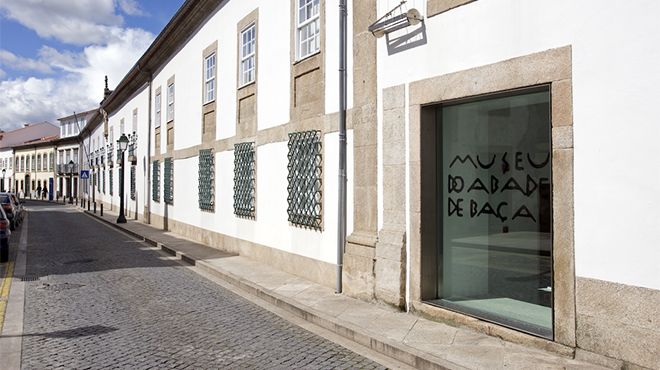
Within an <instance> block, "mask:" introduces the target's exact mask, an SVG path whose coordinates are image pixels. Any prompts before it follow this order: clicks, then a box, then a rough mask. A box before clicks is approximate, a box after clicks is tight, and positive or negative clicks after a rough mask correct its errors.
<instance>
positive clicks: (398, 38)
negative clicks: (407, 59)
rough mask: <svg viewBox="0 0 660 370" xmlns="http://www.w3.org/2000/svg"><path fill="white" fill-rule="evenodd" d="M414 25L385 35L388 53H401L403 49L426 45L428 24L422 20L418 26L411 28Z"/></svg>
mask: <svg viewBox="0 0 660 370" xmlns="http://www.w3.org/2000/svg"><path fill="white" fill-rule="evenodd" d="M411 28H413V26H409V27H406V28H405V29H403V30H401V31H397V32H393V33H388V34H386V35H385V43H386V44H387V55H393V54H397V53H401V52H403V51H406V50H409V49H412V48H416V47H418V46H422V45H426V43H427V38H426V24H425V23H424V22H421V23H420V24H419V25H418V26H417V28H415V29H414V30H412V31H411V30H410V29H411Z"/></svg>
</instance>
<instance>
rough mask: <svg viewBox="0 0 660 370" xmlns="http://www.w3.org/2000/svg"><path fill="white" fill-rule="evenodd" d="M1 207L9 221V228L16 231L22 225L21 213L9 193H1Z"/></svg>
mask: <svg viewBox="0 0 660 370" xmlns="http://www.w3.org/2000/svg"><path fill="white" fill-rule="evenodd" d="M0 205H2V209H3V211H4V212H5V215H6V217H7V218H8V219H9V228H10V229H11V230H15V229H16V228H17V227H18V225H19V224H20V223H21V216H22V214H21V212H20V210H19V209H18V205H17V204H16V203H15V201H14V200H13V199H12V197H11V195H10V194H9V193H0Z"/></svg>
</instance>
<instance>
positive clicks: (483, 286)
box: [432, 88, 553, 338]
mask: <svg viewBox="0 0 660 370" xmlns="http://www.w3.org/2000/svg"><path fill="white" fill-rule="evenodd" d="M436 117H438V118H437V119H438V124H439V125H440V126H439V129H438V131H437V132H438V137H437V148H438V151H437V155H438V161H437V166H438V168H437V171H438V175H439V177H438V189H437V191H438V194H439V195H440V196H439V197H438V207H439V210H440V212H439V214H440V215H441V217H440V218H439V223H440V225H438V230H439V235H438V239H437V240H438V261H439V262H438V274H437V276H438V282H437V285H436V286H437V297H438V298H437V299H436V300H434V301H433V302H432V303H435V304H438V305H440V306H443V307H446V308H449V309H451V310H455V311H459V312H463V313H466V314H469V315H473V316H476V317H479V318H483V319H486V320H489V321H493V322H496V323H499V324H502V325H506V326H509V327H512V328H515V329H518V330H522V331H526V332H529V333H533V334H536V335H539V336H543V337H548V338H552V333H553V332H552V233H551V231H552V212H551V210H552V197H551V194H552V190H551V179H552V173H551V168H552V165H551V164H552V163H551V162H552V161H551V152H552V150H551V148H552V146H551V131H550V93H549V91H548V89H547V88H535V89H533V90H526V91H522V92H521V91H518V92H514V93H509V94H506V95H499V96H489V97H486V98H483V99H480V100H472V101H469V102H458V103H454V104H445V105H442V106H441V107H439V108H438V111H437V115H436Z"/></svg>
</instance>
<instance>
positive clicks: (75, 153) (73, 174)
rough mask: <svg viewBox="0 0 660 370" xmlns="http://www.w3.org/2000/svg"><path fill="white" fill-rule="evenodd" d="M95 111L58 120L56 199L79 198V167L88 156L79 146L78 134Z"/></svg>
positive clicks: (84, 149)
mask: <svg viewBox="0 0 660 370" xmlns="http://www.w3.org/2000/svg"><path fill="white" fill-rule="evenodd" d="M96 111H97V110H90V111H86V112H81V113H74V114H72V115H70V116H66V117H63V118H58V121H59V123H60V138H59V140H57V142H56V145H57V148H56V159H55V162H56V164H55V165H56V170H55V171H56V181H55V189H56V195H55V196H56V198H59V197H64V198H71V197H72V198H78V197H79V194H80V191H81V190H80V189H81V182H80V179H79V176H80V169H81V166H80V165H81V163H84V162H85V161H87V160H88V155H89V153H88V151H87V150H86V148H85V147H83V146H81V143H80V139H79V133H80V132H81V131H82V129H83V128H84V127H85V126H86V125H87V120H88V119H89V118H90V117H91V116H92V115H93V114H94V113H96Z"/></svg>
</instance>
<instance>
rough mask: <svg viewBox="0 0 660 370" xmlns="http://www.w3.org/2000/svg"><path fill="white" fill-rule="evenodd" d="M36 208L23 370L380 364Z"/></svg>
mask: <svg viewBox="0 0 660 370" xmlns="http://www.w3.org/2000/svg"><path fill="white" fill-rule="evenodd" d="M30 208H31V210H30V215H29V225H28V227H29V229H28V244H27V251H28V254H27V256H28V257H27V270H26V279H24V280H27V281H28V282H27V284H26V288H25V318H24V334H23V354H22V366H23V368H25V369H50V368H67V369H73V368H75V369H86V368H94V369H96V368H123V369H129V368H130V369H149V368H154V369H163V368H177V369H179V368H181V369H183V368H196V369H200V368H204V369H211V368H269V369H273V368H306V369H314V368H360V369H371V368H382V366H381V365H379V364H377V363H374V362H372V361H371V360H369V359H366V358H365V357H362V356H360V355H358V354H356V353H354V352H352V351H350V350H348V349H346V348H344V347H342V346H339V345H337V344H335V343H332V342H330V341H328V340H326V339H324V338H322V337H319V336H317V335H315V334H313V333H310V332H308V331H306V330H304V329H302V328H300V327H298V326H295V325H293V324H291V323H289V322H288V321H285V320H284V319H282V318H280V317H278V316H276V315H275V314H273V313H271V312H269V311H267V310H265V309H263V308H261V307H259V306H257V305H255V304H253V303H251V302H249V301H247V300H245V299H244V298H242V297H239V296H238V295H236V294H234V293H232V292H230V291H228V290H226V289H224V288H223V287H221V286H219V285H217V284H215V283H213V282H211V281H209V280H207V279H205V278H204V277H202V276H200V275H198V274H196V273H195V272H193V271H191V270H190V269H188V268H186V267H185V266H182V265H181V264H179V263H177V262H176V261H172V260H170V259H167V258H165V257H164V254H162V253H160V252H157V251H154V250H153V249H150V248H147V246H146V245H145V244H144V243H141V242H139V241H136V240H135V239H132V238H130V237H128V236H126V235H124V234H122V233H119V232H117V231H115V230H112V229H110V228H108V227H107V226H104V225H102V224H101V223H99V222H97V221H94V220H93V219H91V218H89V217H87V216H85V215H83V214H81V213H79V212H77V211H73V210H71V209H69V208H65V207H63V206H57V205H46V204H45V203H44V204H36V205H35V204H31V205H30ZM16 235H18V234H16Z"/></svg>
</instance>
